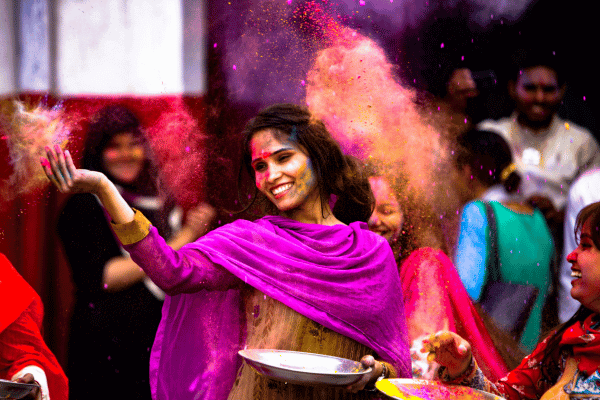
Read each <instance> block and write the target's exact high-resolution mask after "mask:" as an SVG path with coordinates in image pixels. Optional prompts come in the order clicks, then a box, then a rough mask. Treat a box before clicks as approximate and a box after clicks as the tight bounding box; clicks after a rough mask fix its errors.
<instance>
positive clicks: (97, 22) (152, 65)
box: [56, 0, 184, 95]
mask: <svg viewBox="0 0 600 400" xmlns="http://www.w3.org/2000/svg"><path fill="white" fill-rule="evenodd" d="M56 7H57V12H56V15H57V22H56V23H57V27H56V28H57V35H56V36H57V49H56V53H57V57H56V58H57V90H58V92H59V93H60V94H67V95H71V94H126V93H128V94H173V93H183V89H184V87H183V54H182V52H183V21H182V19H183V13H182V5H181V1H180V0H78V1H74V0H57V5H56Z"/></svg>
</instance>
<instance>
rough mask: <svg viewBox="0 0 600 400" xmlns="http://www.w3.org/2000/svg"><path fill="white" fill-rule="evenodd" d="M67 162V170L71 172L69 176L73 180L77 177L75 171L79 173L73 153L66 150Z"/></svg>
mask: <svg viewBox="0 0 600 400" xmlns="http://www.w3.org/2000/svg"><path fill="white" fill-rule="evenodd" d="M65 160H66V162H67V170H68V171H69V175H70V176H71V179H72V178H73V177H74V176H75V171H77V167H75V163H74V162H73V157H71V152H70V151H69V150H65Z"/></svg>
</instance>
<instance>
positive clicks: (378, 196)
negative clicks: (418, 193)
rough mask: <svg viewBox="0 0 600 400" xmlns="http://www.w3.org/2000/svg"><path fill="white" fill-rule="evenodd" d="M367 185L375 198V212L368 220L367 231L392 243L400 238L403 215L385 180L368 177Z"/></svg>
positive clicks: (378, 177) (379, 177)
mask: <svg viewBox="0 0 600 400" xmlns="http://www.w3.org/2000/svg"><path fill="white" fill-rule="evenodd" d="M369 183H370V184H371V190H373V195H374V196H375V210H374V211H373V214H371V218H369V229H370V230H371V231H373V232H375V233H377V234H378V235H381V236H383V237H384V238H385V239H386V240H387V241H388V242H389V243H392V242H393V241H395V240H396V239H397V238H398V236H400V232H401V231H402V223H403V222H404V214H403V213H402V210H401V209H400V204H399V203H398V200H397V199H396V196H395V194H394V192H393V190H392V188H391V187H390V184H389V183H388V181H387V180H386V179H385V178H383V177H381V176H371V177H369Z"/></svg>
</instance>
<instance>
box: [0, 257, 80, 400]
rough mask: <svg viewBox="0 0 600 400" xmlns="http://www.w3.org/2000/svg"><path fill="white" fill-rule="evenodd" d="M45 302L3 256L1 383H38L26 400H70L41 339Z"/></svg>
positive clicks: (0, 267)
mask: <svg viewBox="0 0 600 400" xmlns="http://www.w3.org/2000/svg"><path fill="white" fill-rule="evenodd" d="M43 315H44V310H43V305H42V300H41V299H40V297H39V296H38V294H37V293H36V292H35V291H34V290H33V288H32V287H31V286H29V284H28V283H27V282H25V280H24V279H23V277H21V275H19V273H18V272H17V270H16V269H15V268H14V267H13V266H12V264H11V263H10V261H9V260H8V259H7V258H6V256H4V254H0V379H4V380H11V381H14V382H19V383H37V384H38V385H39V388H37V389H35V390H34V391H32V392H31V393H30V394H29V395H28V396H27V399H35V400H50V399H51V398H52V400H67V399H68V398H69V388H68V382H67V377H66V376H65V373H64V372H63V370H62V368H61V367H60V365H59V364H58V361H57V360H56V357H54V354H52V352H51V351H50V349H48V347H47V346H46V343H45V342H44V339H43V337H42V332H41V329H42V320H43Z"/></svg>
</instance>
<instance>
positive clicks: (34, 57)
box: [17, 0, 53, 92]
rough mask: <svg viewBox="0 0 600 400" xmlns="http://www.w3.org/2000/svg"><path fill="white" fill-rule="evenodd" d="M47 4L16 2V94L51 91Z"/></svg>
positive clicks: (43, 0)
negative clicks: (17, 47) (17, 73)
mask: <svg viewBox="0 0 600 400" xmlns="http://www.w3.org/2000/svg"><path fill="white" fill-rule="evenodd" d="M50 1H51V0H19V2H18V3H19V7H18V11H17V13H18V18H19V34H18V40H19V54H18V55H17V56H18V60H19V78H18V83H17V84H18V87H19V89H20V90H25V91H34V92H48V91H50V89H51V88H52V78H53V77H52V72H51V71H52V66H51V62H52V60H51V58H50V45H51V43H50V41H51V39H50V23H51V17H50V8H49V7H50V6H49V2H50Z"/></svg>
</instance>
